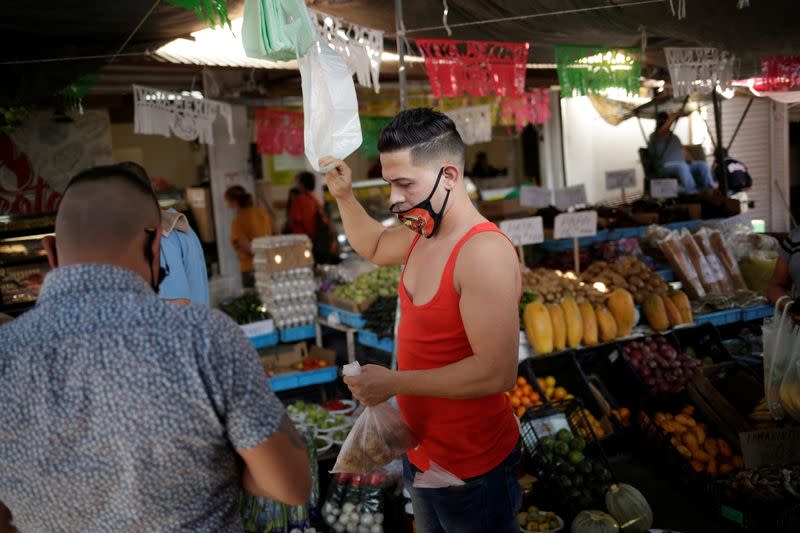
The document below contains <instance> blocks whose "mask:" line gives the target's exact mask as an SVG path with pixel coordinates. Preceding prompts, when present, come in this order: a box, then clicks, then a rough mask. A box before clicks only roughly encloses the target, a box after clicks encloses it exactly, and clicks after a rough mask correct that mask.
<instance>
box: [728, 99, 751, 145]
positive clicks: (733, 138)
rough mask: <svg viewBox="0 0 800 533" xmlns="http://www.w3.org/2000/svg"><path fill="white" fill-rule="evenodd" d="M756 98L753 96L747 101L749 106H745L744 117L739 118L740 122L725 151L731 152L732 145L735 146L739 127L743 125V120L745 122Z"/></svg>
mask: <svg viewBox="0 0 800 533" xmlns="http://www.w3.org/2000/svg"><path fill="white" fill-rule="evenodd" d="M754 100H755V98H751V99H750V101H749V102H747V107H746V108H744V113H742V118H740V119H739V123H738V124H737V125H736V129H735V130H734V132H733V137H731V142H729V143H728V146H727V148H725V151H727V152H730V150H731V146H733V141H735V140H736V136H737V135H739V128H741V127H742V122H744V119H745V117H746V116H747V113H748V112H749V111H750V106H751V105H753V101H754Z"/></svg>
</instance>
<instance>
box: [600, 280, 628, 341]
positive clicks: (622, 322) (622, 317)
mask: <svg viewBox="0 0 800 533" xmlns="http://www.w3.org/2000/svg"><path fill="white" fill-rule="evenodd" d="M606 304H607V305H608V309H609V311H611V314H612V315H614V320H615V321H616V322H617V335H619V336H620V337H627V336H628V335H630V334H631V330H632V329H633V326H634V323H633V321H634V302H633V296H632V295H631V293H630V292H628V291H626V290H625V289H616V290H614V291H612V292H611V294H609V295H608V298H607V299H606Z"/></svg>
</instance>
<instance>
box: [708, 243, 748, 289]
mask: <svg viewBox="0 0 800 533" xmlns="http://www.w3.org/2000/svg"><path fill="white" fill-rule="evenodd" d="M708 241H709V244H710V245H711V249H712V250H713V252H714V253H715V254H716V256H717V257H718V258H719V261H720V263H722V267H723V268H724V269H725V272H726V273H727V274H728V276H729V278H730V280H731V283H732V284H733V288H734V289H736V290H737V291H741V290H747V283H745V281H744V278H743V277H742V271H741V270H739V263H738V260H737V258H736V256H735V255H734V253H733V251H732V250H731V247H730V245H729V244H728V242H727V240H726V239H725V237H724V235H722V233H721V232H719V231H709V232H708Z"/></svg>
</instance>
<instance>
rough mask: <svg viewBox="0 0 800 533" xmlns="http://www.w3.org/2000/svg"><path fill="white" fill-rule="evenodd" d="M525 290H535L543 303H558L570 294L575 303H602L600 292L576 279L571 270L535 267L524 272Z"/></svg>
mask: <svg viewBox="0 0 800 533" xmlns="http://www.w3.org/2000/svg"><path fill="white" fill-rule="evenodd" d="M522 286H523V288H524V289H525V290H528V291H532V292H536V293H537V294H538V295H539V296H540V297H541V298H542V301H543V302H544V303H554V304H559V303H561V301H562V300H563V299H564V297H565V296H566V295H568V294H569V295H572V296H573V297H574V298H575V301H576V302H577V303H582V302H586V303H590V304H592V305H597V304H599V303H603V300H604V298H605V296H604V295H603V293H602V292H600V291H598V290H597V289H595V288H594V287H592V284H591V283H586V282H584V281H581V280H580V279H578V276H576V275H575V273H573V272H566V273H565V272H562V271H560V270H551V269H549V268H535V269H533V270H529V271H528V272H526V273H525V275H524V276H523V280H522Z"/></svg>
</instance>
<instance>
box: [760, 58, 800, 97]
mask: <svg viewBox="0 0 800 533" xmlns="http://www.w3.org/2000/svg"><path fill="white" fill-rule="evenodd" d="M759 82H760V83H759V85H760V87H759V88H758V90H760V91H787V90H800V56H773V57H764V58H762V59H761V80H759Z"/></svg>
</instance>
